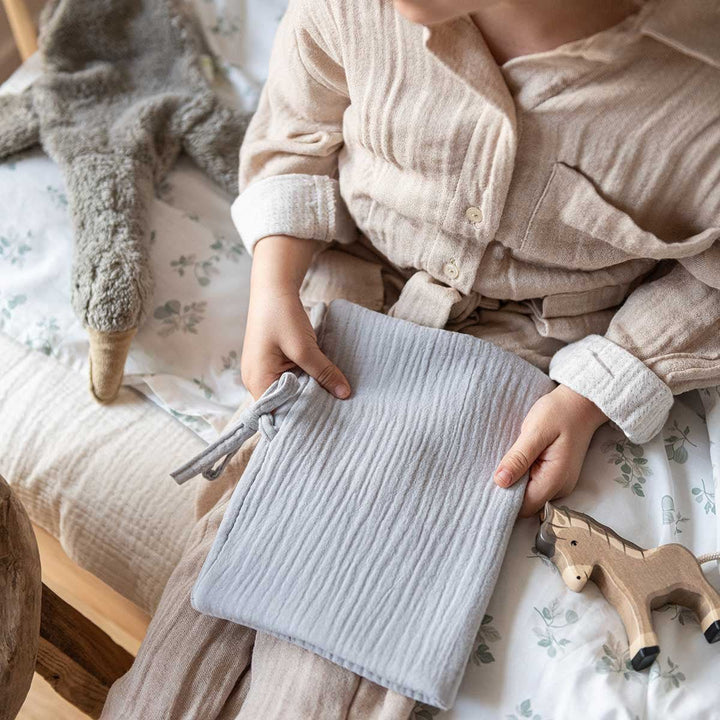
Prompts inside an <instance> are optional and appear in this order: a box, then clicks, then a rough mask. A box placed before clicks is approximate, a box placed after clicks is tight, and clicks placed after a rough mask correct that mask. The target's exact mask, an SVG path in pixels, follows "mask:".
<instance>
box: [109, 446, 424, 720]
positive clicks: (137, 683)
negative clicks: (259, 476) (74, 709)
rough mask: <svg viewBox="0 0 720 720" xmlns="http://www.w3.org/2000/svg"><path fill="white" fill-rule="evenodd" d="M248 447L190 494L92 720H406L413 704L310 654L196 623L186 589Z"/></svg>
mask: <svg viewBox="0 0 720 720" xmlns="http://www.w3.org/2000/svg"><path fill="white" fill-rule="evenodd" d="M256 442H257V440H256V438H252V439H251V440H249V441H248V442H247V443H246V444H245V445H244V446H243V448H242V450H241V451H240V452H238V454H237V455H236V456H235V457H234V458H233V460H232V462H231V463H230V464H229V465H228V467H227V469H226V471H225V473H224V474H223V476H222V477H221V478H220V479H218V480H216V481H215V482H214V483H208V482H206V481H204V480H195V482H198V483H200V482H201V483H203V485H202V489H201V490H200V491H199V492H198V498H197V503H196V509H197V514H198V522H197V524H196V526H195V528H194V529H193V532H192V534H191V537H190V539H189V541H188V546H187V549H186V552H185V554H184V555H183V558H182V560H181V561H180V564H179V565H178V566H177V567H176V568H175V570H174V572H173V574H172V575H171V576H170V580H169V581H168V584H167V586H166V588H165V591H164V592H163V595H162V598H161V599H160V604H159V606H158V608H157V611H156V612H155V615H154V617H153V619H152V622H151V623H150V627H149V628H148V632H147V636H146V637H145V640H144V641H143V644H142V646H141V647H140V651H139V653H138V656H137V658H136V659H135V662H134V664H133V666H132V668H130V670H129V671H128V673H127V674H126V675H124V676H123V677H122V678H120V679H119V680H118V681H117V682H116V683H115V684H114V685H113V687H112V688H111V690H110V694H109V695H108V699H107V702H106V704H105V708H104V710H103V714H102V720H220V719H222V720H231V719H232V718H238V719H239V720H280V719H281V718H282V719H283V720H286V719H288V718H292V719H293V720H345V719H347V720H407V718H409V717H410V715H411V713H412V710H413V707H414V706H415V702H414V701H413V700H410V699H409V698H407V697H404V696H403V695H398V694H397V693H395V692H392V691H390V690H386V689H385V688H383V687H380V686H379V685H376V684H375V683H373V682H370V681H369V680H365V679H364V678H361V677H359V676H358V675H355V674H354V673H352V672H350V671H349V670H345V669H344V668H341V667H340V666H339V665H335V664H334V663H331V662H330V661H329V660H325V659H324V658H321V657H320V656H318V655H315V654H314V653H312V652H310V651H308V650H305V649H303V648H300V647H298V646H296V645H291V644H290V643H287V642H285V641H283V640H278V639H276V638H273V637H271V636H269V635H266V634H264V633H260V632H257V633H256V632H255V631H254V630H250V629H249V628H246V627H243V626H242V625H236V624H235V623H231V622H228V621H226V620H218V619H217V618H213V617H209V616H207V615H201V614H200V613H198V612H196V611H195V610H193V608H192V607H191V606H190V590H191V589H192V586H193V584H194V583H195V579H196V578H197V575H198V572H199V570H200V567H201V565H202V563H203V561H204V560H205V556H206V555H207V553H208V552H209V550H210V545H211V544H212V541H213V539H214V537H215V534H216V532H217V530H218V527H219V526H220V521H221V520H222V516H223V513H224V512H225V508H226V506H227V503H228V500H229V499H230V495H231V493H232V490H233V488H234V486H235V483H236V482H237V480H238V478H239V477H240V475H241V474H242V472H243V470H244V469H245V466H246V465H247V462H248V460H249V458H250V455H251V453H252V450H253V448H254V447H255V444H256Z"/></svg>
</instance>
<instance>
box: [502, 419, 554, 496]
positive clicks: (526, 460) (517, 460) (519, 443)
mask: <svg viewBox="0 0 720 720" xmlns="http://www.w3.org/2000/svg"><path fill="white" fill-rule="evenodd" d="M548 444H549V443H548V440H547V439H546V438H545V437H544V436H543V434H542V433H541V432H540V431H539V430H536V429H534V428H528V429H527V430H523V431H522V432H521V433H520V437H519V438H518V439H517V440H516V441H515V444H514V445H513V446H512V447H511V448H510V450H508V451H507V453H506V454H505V457H503V459H502V460H501V461H500V464H499V465H498V467H497V470H496V471H495V482H496V483H497V484H498V485H499V486H500V487H510V486H511V485H514V484H515V483H516V482H517V481H518V480H519V479H520V478H521V477H522V476H523V475H524V474H525V473H526V472H527V471H528V470H529V469H530V466H531V465H532V464H533V462H535V460H536V459H537V457H538V455H540V453H541V452H542V451H543V450H544V449H545V448H546V447H547V446H548Z"/></svg>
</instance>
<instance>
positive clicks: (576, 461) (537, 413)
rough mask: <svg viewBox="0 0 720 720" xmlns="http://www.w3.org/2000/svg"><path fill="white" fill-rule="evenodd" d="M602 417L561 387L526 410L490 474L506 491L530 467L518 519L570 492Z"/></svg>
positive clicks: (581, 397)
mask: <svg viewBox="0 0 720 720" xmlns="http://www.w3.org/2000/svg"><path fill="white" fill-rule="evenodd" d="M607 419H608V418H607V416H606V415H605V414H604V413H603V411H602V410H600V408H598V407H597V405H595V404H594V403H593V402H591V401H590V400H588V399H587V398H585V397H583V396H582V395H579V394H578V393H576V392H575V391H574V390H571V389H570V388H568V387H566V386H565V385H559V386H558V387H556V388H555V389H554V390H553V391H552V392H550V393H548V394H547V395H544V396H543V397H541V398H540V399H539V400H538V401H537V402H536V403H535V404H534V405H533V406H532V408H530V412H529V413H528V414H527V417H526V418H525V420H524V421H523V424H522V429H521V432H520V437H519V438H518V439H517V440H516V441H515V444H514V445H513V446H512V447H511V448H510V450H508V452H507V454H506V455H505V457H504V458H503V459H502V460H501V461H500V464H499V465H498V468H497V470H496V471H495V482H496V483H497V484H498V485H499V486H500V487H510V486H511V485H513V484H514V483H516V482H517V481H518V480H519V479H520V478H521V477H522V476H523V475H524V474H525V473H526V472H527V470H528V468H530V479H529V482H528V484H527V488H526V490H525V499H524V500H523V504H522V508H521V509H520V516H521V517H530V516H531V515H533V514H535V513H536V512H538V511H539V510H540V509H541V508H542V507H543V506H544V505H545V501H546V500H552V499H553V498H556V497H564V496H565V495H567V494H568V493H570V492H571V491H572V490H573V488H574V487H575V485H576V484H577V481H578V477H579V475H580V468H581V467H582V464H583V460H584V459H585V455H586V453H587V449H588V446H589V445H590V440H591V439H592V436H593V434H594V433H595V431H596V430H597V429H598V428H599V427H600V426H601V425H602V424H603V423H604V422H606V421H607Z"/></svg>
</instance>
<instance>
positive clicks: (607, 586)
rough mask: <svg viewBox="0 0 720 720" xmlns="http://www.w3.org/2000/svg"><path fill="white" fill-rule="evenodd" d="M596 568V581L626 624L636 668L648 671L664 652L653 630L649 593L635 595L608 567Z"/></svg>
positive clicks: (632, 659)
mask: <svg viewBox="0 0 720 720" xmlns="http://www.w3.org/2000/svg"><path fill="white" fill-rule="evenodd" d="M596 570H597V571H596V573H595V575H594V577H593V580H594V581H595V583H596V585H597V586H598V587H599V588H600V591H601V592H602V594H603V595H604V596H605V597H606V598H607V600H608V601H609V602H610V604H611V605H612V606H613V607H614V608H615V610H617V612H618V615H620V619H621V620H622V622H623V625H624V626H625V632H626V633H627V637H628V644H629V645H630V658H631V660H630V662H631V663H632V666H633V669H634V670H644V669H645V668H647V667H650V665H652V664H653V662H654V661H655V658H656V657H657V656H658V655H659V654H660V647H659V645H658V638H657V635H656V634H655V631H654V630H653V625H652V619H651V615H650V604H649V603H648V602H647V599H646V596H645V595H644V594H641V593H637V592H635V593H632V594H631V593H630V592H629V591H627V589H626V583H618V582H617V581H616V580H615V579H614V578H613V577H612V576H611V575H610V574H609V573H607V572H606V571H605V570H604V568H597V569H596ZM635 590H637V588H635Z"/></svg>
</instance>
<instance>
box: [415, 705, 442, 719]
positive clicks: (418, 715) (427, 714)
mask: <svg viewBox="0 0 720 720" xmlns="http://www.w3.org/2000/svg"><path fill="white" fill-rule="evenodd" d="M439 714H440V710H439V709H438V708H434V707H432V706H431V705H426V704H425V703H421V702H418V703H416V704H415V707H414V708H413V709H412V712H411V713H410V720H432V719H433V718H434V717H435V716H436V715H439Z"/></svg>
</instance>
